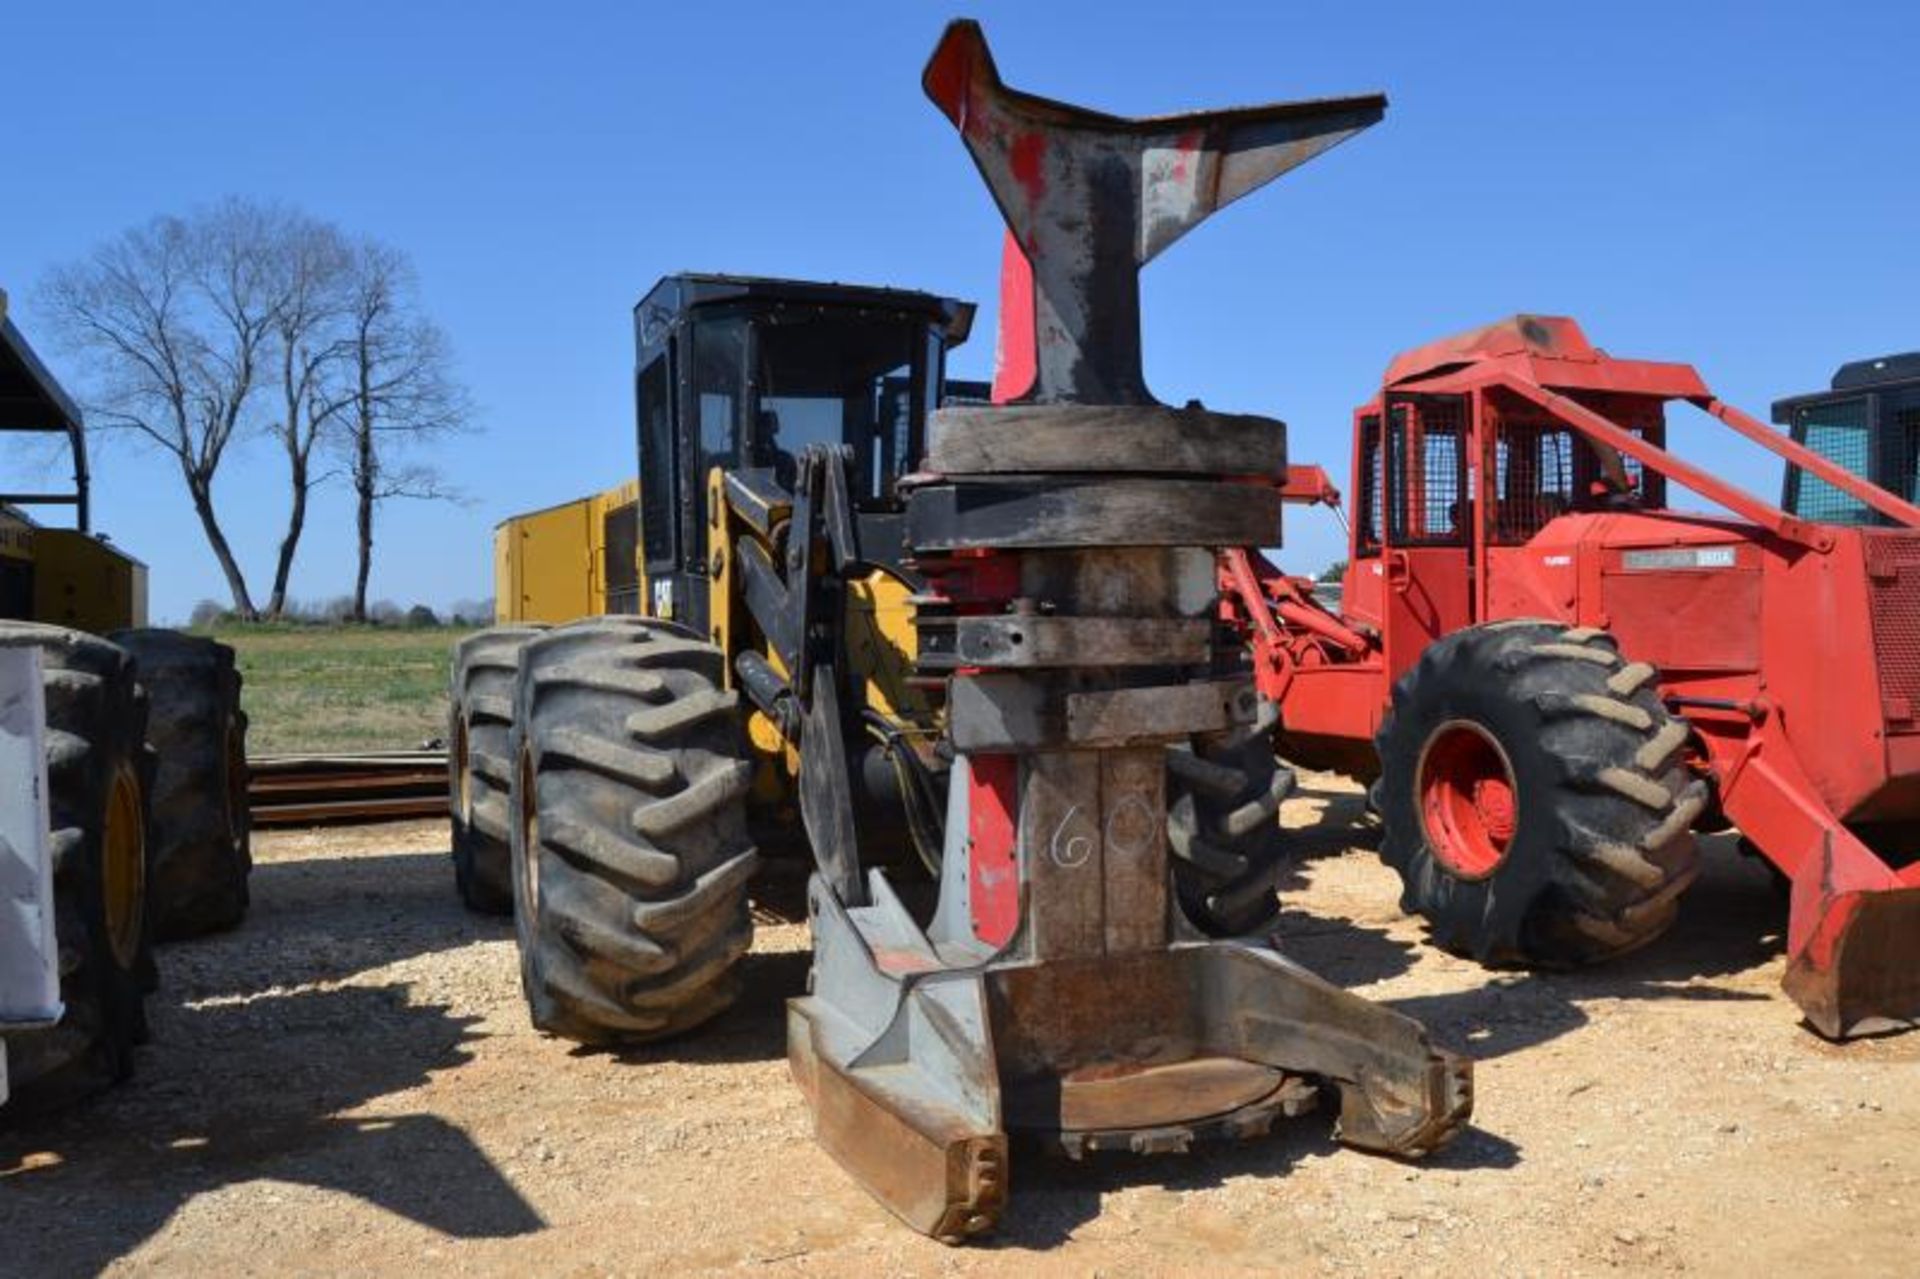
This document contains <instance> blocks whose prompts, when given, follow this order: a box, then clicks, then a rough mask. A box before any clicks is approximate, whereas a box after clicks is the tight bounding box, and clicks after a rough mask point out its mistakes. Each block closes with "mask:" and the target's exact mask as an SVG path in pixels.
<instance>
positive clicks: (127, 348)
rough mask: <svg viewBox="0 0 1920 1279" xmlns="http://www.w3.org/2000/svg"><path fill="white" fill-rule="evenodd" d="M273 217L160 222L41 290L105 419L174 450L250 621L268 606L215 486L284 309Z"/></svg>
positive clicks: (248, 213)
mask: <svg viewBox="0 0 1920 1279" xmlns="http://www.w3.org/2000/svg"><path fill="white" fill-rule="evenodd" d="M272 221H273V218H272V216H271V215H270V214H268V213H266V212H264V211H262V210H261V209H260V208H258V207H257V206H254V205H250V204H247V203H244V202H241V201H228V202H226V203H224V204H221V205H218V206H215V207H214V208H212V209H210V210H207V211H205V212H202V213H199V214H196V215H195V216H194V218H193V219H191V220H186V219H181V218H156V219H154V220H153V221H152V222H149V223H148V224H147V225H145V226H142V227H136V228H134V229H133V230H130V231H127V232H124V233H123V234H121V235H119V236H118V237H116V238H114V239H112V240H110V241H108V242H107V243H106V244H104V245H102V246H101V247H100V248H98V249H96V250H95V251H94V252H93V253H92V254H91V255H90V256H88V257H87V258H85V259H84V260H82V261H80V262H77V263H74V264H72V265H70V266H67V267H63V268H60V269H58V270H56V271H54V272H53V274H52V275H51V276H50V277H49V278H48V279H47V281H46V283H45V284H44V286H43V287H42V290H41V301H42V303H43V305H44V306H45V307H46V309H47V310H48V312H49V313H50V314H51V316H52V320H53V324H54V327H55V330H56V332H57V333H58V335H59V336H60V337H61V338H62V339H63V341H64V342H65V344H66V345H67V346H68V347H69V348H70V349H71V350H73V351H74V352H75V353H76V354H78V355H79V356H80V357H81V358H82V359H84V360H86V361H87V362H88V363H89V364H90V365H91V366H92V368H93V371H94V373H95V375H96V376H95V379H94V392H95V393H94V395H93V396H92V397H91V404H90V407H91V408H92V410H93V414H94V420H95V422H96V423H97V424H98V425H99V426H101V427H102V428H105V429H118V430H125V431H132V432H137V433H138V434H139V435H141V436H142V437H144V438H146V439H147V440H150V441H151V442H153V443H154V444H156V445H157V446H159V447H160V448H161V449H162V450H164V451H165V452H166V453H168V454H170V455H171V456H172V458H173V459H174V462H175V463H176V464H177V466H178V467H179V470H180V476H181V479H182V480H183V481H184V482H185V484H186V488H187V495H188V497H189V498H190V499H191V500H192V502H193V510H194V514H195V515H197V516H198V517H199V519H200V527H201V529H202V531H203V532H204V533H205V535H206V538H207V544H208V546H209V547H211V548H212V550H213V554H214V558H215V559H216V560H218V561H219V564H220V570H221V572H222V573H224V574H225V575H226V579H227V587H228V590H229V591H230V592H231V594H232V596H233V606H234V609H235V611H236V612H238V613H239V614H240V615H241V616H242V617H246V618H254V617H257V616H258V615H259V610H258V609H256V608H255V607H254V603H253V596H252V593H251V592H250V591H249V590H248V589H247V581H246V575H245V574H244V573H243V572H242V571H241V568H240V564H239V561H238V560H237V559H236V557H235V556H234V552H233V547H232V545H231V544H230V543H229V541H228V539H227V535H226V532H225V531H224V530H223V529H222V527H221V524H220V519H219V515H218V513H217V511H216V508H215V504H214V492H213V490H214V480H215V477H216V476H217V474H218V473H219V469H220V463H221V462H222V460H224V458H225V457H226V455H227V450H228V448H229V447H230V446H231V445H232V443H233V441H234V438H235V436H236V434H237V433H238V432H239V431H240V430H241V428H242V425H243V422H244V419H245V414H246V412H247V409H248V404H249V401H250V400H251V399H252V398H253V395H254V392H255V389H256V386H257V383H258V381H259V379H260V376H261V371H262V369H263V367H264V366H265V362H266V361H267V360H268V359H269V358H270V355H271V346H272V343H273V340H274V334H275V324H276V320H277V317H278V309H279V301H278V298H277V297H276V290H275V287H274V286H275V281H276V276H277V274H278V273H277V271H276V270H275V268H274V264H273V261H272V246H271V240H272V236H271V233H270V230H271V223H272Z"/></svg>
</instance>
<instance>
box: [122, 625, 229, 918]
mask: <svg viewBox="0 0 1920 1279" xmlns="http://www.w3.org/2000/svg"><path fill="white" fill-rule="evenodd" d="M110 638H111V639H112V640H113V642H114V643H116V644H118V645H120V646H121V647H122V648H124V649H126V650H127V651H128V652H130V653H132V654H133V658H134V663H135V667H136V671H137V675H138V678H139V681H140V684H141V686H142V688H144V689H145V690H146V693H147V697H148V701H149V705H150V712H149V715H148V719H147V742H148V745H150V746H151V747H152V748H153V750H154V752H155V754H156V755H157V756H158V762H157V767H156V771H155V775H154V784H153V795H152V805H153V833H152V842H151V844H149V846H148V862H149V865H150V868H151V869H150V872H149V879H148V882H147V893H148V897H149V900H150V901H151V902H152V904H153V925H154V936H155V938H156V939H157V940H160V941H173V940H178V939H180V938H186V937H199V936H202V935H204V934H207V933H212V932H219V931H222V930H224V929H228V928H233V927H235V926H236V925H238V924H239V923H240V921H241V919H242V918H243V917H244V916H245V915H246V912H247V902H248V891H247V880H248V877H249V876H250V875H251V874H252V871H253V855H252V830H253V823H252V818H251V815H250V814H249V812H248V809H247V804H246V801H245V796H246V793H247V776H246V735H247V716H246V712H245V711H244V710H242V709H241V705H240V692H241V684H242V681H241V676H240V671H239V669H238V668H237V667H236V666H235V664H234V653H233V649H231V648H230V647H228V646H227V645H225V644H222V643H220V642H219V641H218V640H212V639H208V638H206V637H204V636H199V635H188V634H185V633H183V632H180V631H173V630H164V629H141V630H131V631H118V632H115V633H114V634H113V635H112V636H111V637H110ZM235 744H237V745H238V746H239V750H240V757H239V758H238V759H237V760H236V759H235V758H234V757H233V754H232V747H233V746H234V745H235ZM236 770H237V771H238V773H239V775H238V776H233V775H232V774H233V773H234V772H235V771H236Z"/></svg>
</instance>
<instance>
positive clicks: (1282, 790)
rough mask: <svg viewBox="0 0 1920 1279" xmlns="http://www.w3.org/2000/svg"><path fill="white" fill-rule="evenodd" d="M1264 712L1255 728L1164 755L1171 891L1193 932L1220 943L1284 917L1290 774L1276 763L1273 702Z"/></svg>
mask: <svg viewBox="0 0 1920 1279" xmlns="http://www.w3.org/2000/svg"><path fill="white" fill-rule="evenodd" d="M1260 708H1261V716H1260V719H1259V720H1257V721H1256V722H1255V723H1253V724H1249V725H1247V726H1246V727H1244V728H1240V729H1235V730H1233V731H1231V732H1225V733H1209V734H1204V735H1196V736H1195V737H1194V739H1193V740H1192V742H1190V743H1187V744H1185V745H1181V746H1174V747H1171V748H1169V749H1168V751H1167V844H1168V848H1169V850H1170V851H1171V853H1172V855H1173V856H1172V861H1173V885H1174V891H1175V893H1176V894H1177V895H1178V897H1179V899H1180V905H1181V908H1182V909H1183V910H1184V911H1185V912H1186V915H1187V918H1188V919H1189V920H1191V921H1192V922H1193V924H1194V926H1195V927H1197V928H1199V929H1201V930H1202V931H1203V932H1206V933H1208V934H1209V935H1211V936H1215V937H1238V936H1245V935H1247V934H1250V933H1256V932H1259V931H1261V930H1262V929H1265V928H1267V927H1269V926H1271V925H1272V924H1273V923H1274V921H1275V920H1276V919H1277V918H1278V917H1279V914H1280V900H1279V897H1278V895H1277V893H1276V891H1275V881H1276V880H1277V879H1278V877H1279V874H1280V868H1281V863H1282V860H1283V856H1284V852H1285V849H1284V844H1283V840H1282V836H1281V832H1280V802H1281V801H1282V800H1284V799H1285V798H1286V797H1287V795H1288V794H1289V793H1290V792H1291V791H1292V790H1293V773H1292V771H1291V770H1289V769H1286V768H1282V767H1281V766H1280V764H1279V761H1278V760H1276V759H1275V758H1274V753H1273V726H1274V722H1275V712H1274V708H1273V706H1272V704H1271V703H1268V702H1266V701H1264V700H1263V701H1262V702H1261V704H1260Z"/></svg>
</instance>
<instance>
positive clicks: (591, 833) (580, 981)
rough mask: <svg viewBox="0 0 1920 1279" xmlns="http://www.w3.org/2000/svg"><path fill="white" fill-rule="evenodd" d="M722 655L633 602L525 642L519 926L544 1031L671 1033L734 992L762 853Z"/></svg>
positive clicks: (623, 1038) (721, 1005)
mask: <svg viewBox="0 0 1920 1279" xmlns="http://www.w3.org/2000/svg"><path fill="white" fill-rule="evenodd" d="M724 660H725V659H724V657H723V655H722V654H721V652H720V650H719V649H717V648H715V647H714V646H712V645H711V644H706V643H703V642H702V641H700V640H698V639H696V638H694V637H693V636H692V635H690V634H689V633H688V632H686V631H685V630H682V629H681V628H679V627H677V626H674V625H671V624H669V623H664V622H657V621H651V620H647V619H642V618H633V617H600V618H591V619H588V620H586V621H581V622H573V623H570V624H568V625H565V626H559V627H555V628H554V629H553V630H550V631H548V632H547V633H546V634H544V635H542V636H540V637H539V638H537V639H535V640H533V641H531V642H530V643H528V644H527V645H526V647H525V648H523V649H522V650H521V656H520V672H519V677H518V680H517V683H516V685H515V697H514V717H513V733H512V756H513V759H514V761H515V769H514V777H513V792H512V794H513V804H512V809H513V819H514V820H513V823H512V840H513V859H512V861H513V886H514V923H515V929H516V932H517V933H518V937H519V943H520V976H521V983H522V985H523V987H524V989H525V991H526V996H527V1003H528V1005H529V1007H530V1009H531V1012H532V1015H533V1024H534V1025H535V1026H536V1027H537V1028H539V1029H540V1030H544V1031H547V1032H549V1033H552V1034H556V1035H562V1036H565V1037H566V1038H569V1039H574V1040H578V1041H579V1042H581V1043H585V1044H593V1045H605V1044H616V1043H638V1042H646V1041H650V1040H656V1039H664V1038H668V1037H670V1036H673V1035H678V1034H681V1033H683V1032H685V1031H688V1030H691V1029H693V1028H694V1027H696V1026H698V1025H700V1024H701V1023H702V1022H705V1021H707V1020H709V1019H710V1018H712V1017H714V1016H716V1015H717V1014H719V1013H720V1012H722V1011H723V1010H725V1009H726V1008H727V1006H728V1005H730V1004H731V1003H732V1002H733V1001H734V998H735V996H736V994H737V993H738V975H737V974H736V973H735V972H734V971H733V969H734V965H735V963H736V962H737V961H738V960H739V958H740V956H741V955H742V954H743V953H745V951H746V949H747V945H748V943H749V942H750V941H751V940H752V936H753V922H752V920H751V918H750V917H749V915H748V913H747V884H748V881H749V880H750V879H751V878H752V876H753V872H754V867H755V865H756V863H757V861H758V857H757V855H756V853H755V851H754V847H753V843H752V841H751V839H750V838H749V836H748V834H747V812H746V798H747V789H748V784H749V779H750V776H751V772H752V769H751V765H750V763H749V760H748V755H747V747H746V742H745V737H744V733H743V731H742V726H741V722H740V717H739V712H738V694H737V693H734V692H730V691H726V690H724V689H722V687H721V675H722V671H723V669H724V667H723V663H724Z"/></svg>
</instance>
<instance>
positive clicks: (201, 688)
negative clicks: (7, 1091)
mask: <svg viewBox="0 0 1920 1279" xmlns="http://www.w3.org/2000/svg"><path fill="white" fill-rule="evenodd" d="M13 432H31V433H42V434H50V435H55V436H60V437H64V439H65V441H66V444H67V446H68V450H69V452H70V454H71V457H72V462H73V486H72V488H71V489H66V490H62V491H58V492H0V649H32V650H35V651H36V653H37V655H38V661H37V663H36V665H37V667H38V669H39V670H40V672H41V679H42V684H43V689H44V725H45V735H44V740H45V744H46V745H45V758H46V764H47V777H48V789H47V799H48V816H49V820H50V823H51V827H50V832H49V840H48V846H49V847H50V849H51V852H52V856H51V870H52V875H53V908H54V917H55V918H54V924H55V934H56V936H57V940H58V946H59V951H60V955H61V963H60V969H61V976H60V1004H61V1005H62V1009H63V1011H62V1013H61V1015H60V1017H59V1018H58V1020H57V1022H56V1023H55V1024H53V1025H50V1026H45V1027H40V1028H37V1029H33V1030H21V1031H8V1032H6V1033H5V1035H4V1051H5V1062H6V1067H7V1071H6V1073H7V1075H8V1076H9V1077H10V1082H11V1085H12V1088H11V1091H12V1100H11V1101H10V1102H9V1103H8V1112H7V1113H13V1112H15V1111H23V1110H29V1109H35V1110H37V1109H42V1108H45V1107H48V1106H52V1105H57V1104H60V1103H63V1102H65V1101H67V1100H70V1099H73V1098H75V1097H78V1096H81V1095H84V1094H86V1093H88V1092H91V1091H93V1090H95V1089H96V1088H98V1087H101V1086H103V1085H104V1084H107V1083H110V1082H112V1081H114V1080H116V1079H118V1078H120V1077H122V1076H124V1075H125V1074H126V1073H127V1071H128V1070H129V1069H130V1068H131V1064H132V1048H133V1045H134V1044H136V1043H137V1042H139V1041H140V1040H141V1039H142V1038H144V1036H145V1034H146V1018H145V1011H144V1000H145V996H146V994H147V993H148V992H149V991H151V990H152V988H153V985H154V981H155V970H154V966H153V958H152V953H151V947H152V943H153V942H154V941H155V940H157V939H160V940H163V939H166V938H170V937H184V936H192V935H194V934H197V933H202V932H207V931H210V930H212V929H217V928H225V927H231V926H232V925H234V924H235V923H238V922H239V920H240V917H241V914H242V913H243V912H244V911H245V909H246V904H247V873H248V870H249V868H250V865H251V862H250V859H249V856H248V825H247V802H246V786H247V777H246V717H245V715H244V714H243V713H242V712H241V710H240V676H239V673H238V672H237V671H236V670H235V669H234V663H233V650H232V649H230V648H228V647H227V646H226V645H224V644H218V643H215V642H214V641H212V640H207V639H201V638H197V637H194V636H189V635H182V634H179V633H178V632H175V631H168V630H159V629H152V628H149V627H147V625H146V620H147V616H146V615H147V599H146V593H147V570H146V566H145V565H143V564H141V563H140V562H139V561H138V560H135V559H133V558H131V557H130V556H128V555H126V554H124V553H123V552H121V551H119V550H117V549H116V548H114V547H113V546H112V545H111V544H109V543H108V542H107V541H106V539H105V538H103V537H100V536H97V535H96V534H94V533H93V531H92V512H91V510H90V507H89V501H88V498H89V490H90V482H89V475H88V470H87V451H86V437H85V433H84V429H83V424H82V420H81V415H80V411H79V409H78V408H77V407H76V406H75V405H74V403H73V401H72V399H71V398H69V397H68V395H67V394H66V392H65V391H64V390H63V389H62V388H61V387H60V384H59V383H58V382H56V381H55V380H54V378H53V376H52V375H51V374H50V373H49V372H48V371H47V369H46V366H45V365H43V364H42V363H41V362H40V359H39V357H38V356H36V355H35V354H34V351H33V349H32V347H30V346H29V345H28V344H27V341H26V339H25V338H24V337H23V336H22V335H21V334H20V331H19V330H18V329H16V328H15V327H14V325H13V322H12V321H11V320H9V319H8V318H7V316H6V295H5V294H4V293H0V433H13ZM41 507H65V508H68V509H70V510H71V511H72V515H73V520H72V527H59V526H49V525H47V524H45V523H43V522H41V521H40V520H37V519H35V518H34V517H33V516H31V515H30V514H29V513H28V512H29V510H31V509H34V508H41ZM0 861H5V862H6V863H7V864H6V865H5V866H4V867H0V870H3V871H4V872H5V873H6V874H8V875H12V876H18V877H19V879H18V880H17V881H16V880H9V881H7V882H22V883H24V882H30V880H31V876H32V874H33V868H32V867H31V866H29V865H27V864H26V861H25V854H24V853H22V852H20V850H15V849H12V848H11V847H10V846H8V847H4V848H0ZM11 922H17V921H11Z"/></svg>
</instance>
